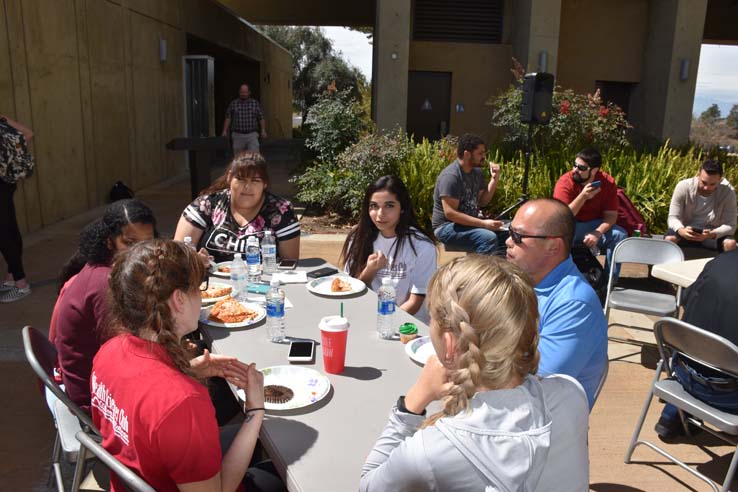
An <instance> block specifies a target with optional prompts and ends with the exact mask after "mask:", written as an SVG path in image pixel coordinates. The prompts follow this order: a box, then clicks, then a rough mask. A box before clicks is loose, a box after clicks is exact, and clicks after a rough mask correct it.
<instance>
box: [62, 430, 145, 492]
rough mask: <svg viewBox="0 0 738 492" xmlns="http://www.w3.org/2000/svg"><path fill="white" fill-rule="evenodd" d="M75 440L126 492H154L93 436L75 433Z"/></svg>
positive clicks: (80, 432)
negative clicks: (115, 477) (111, 473)
mask: <svg viewBox="0 0 738 492" xmlns="http://www.w3.org/2000/svg"><path fill="white" fill-rule="evenodd" d="M77 439H78V440H79V443H80V444H81V445H82V448H83V449H86V450H88V451H89V452H91V453H92V454H93V455H95V457H96V458H97V459H98V460H100V461H101V462H102V463H104V464H105V466H107V467H108V468H109V469H110V471H112V472H113V473H115V475H116V476H117V477H118V478H119V479H120V481H121V482H123V484H124V486H125V487H126V488H127V489H128V490H130V491H131V492H156V491H155V490H154V489H153V487H151V486H150V485H149V484H147V483H146V482H145V481H144V480H143V479H142V478H141V477H139V476H138V475H136V474H135V473H134V472H133V471H132V470H131V469H130V468H128V467H127V466H126V465H124V464H123V463H121V462H120V461H118V460H117V459H116V458H115V457H114V456H113V455H112V454H110V453H108V452H107V451H106V450H105V448H103V447H102V445H101V444H100V443H99V442H98V441H97V439H96V438H95V437H94V436H90V435H89V434H86V433H84V432H82V431H79V432H77Z"/></svg>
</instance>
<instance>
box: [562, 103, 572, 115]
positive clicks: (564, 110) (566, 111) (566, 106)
mask: <svg viewBox="0 0 738 492" xmlns="http://www.w3.org/2000/svg"><path fill="white" fill-rule="evenodd" d="M569 108H571V102H569V101H567V100H564V101H561V106H559V113H561V114H569Z"/></svg>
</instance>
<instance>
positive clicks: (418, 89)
mask: <svg viewBox="0 0 738 492" xmlns="http://www.w3.org/2000/svg"><path fill="white" fill-rule="evenodd" d="M407 85H408V88H407V132H408V133H410V134H412V135H414V136H415V140H416V141H420V140H422V139H423V138H427V139H428V140H430V141H433V140H438V139H439V138H442V137H444V136H445V135H447V134H448V133H449V132H450V131H451V127H450V121H449V120H450V119H451V73H449V72H419V71H410V72H409V74H408V83H407Z"/></svg>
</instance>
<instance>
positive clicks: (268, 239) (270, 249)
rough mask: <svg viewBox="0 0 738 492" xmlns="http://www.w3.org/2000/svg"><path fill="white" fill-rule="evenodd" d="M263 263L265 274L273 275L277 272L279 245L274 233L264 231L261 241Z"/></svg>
mask: <svg viewBox="0 0 738 492" xmlns="http://www.w3.org/2000/svg"><path fill="white" fill-rule="evenodd" d="M261 261H263V262H264V273H267V274H269V275H271V274H272V273H275V272H276V271H277V243H276V242H275V241H274V237H273V236H272V231H264V238H263V239H262V240H261Z"/></svg>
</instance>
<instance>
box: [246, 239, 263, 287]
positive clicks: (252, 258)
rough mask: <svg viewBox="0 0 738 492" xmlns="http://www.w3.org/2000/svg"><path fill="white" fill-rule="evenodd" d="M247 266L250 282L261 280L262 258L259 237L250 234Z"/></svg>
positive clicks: (247, 248)
mask: <svg viewBox="0 0 738 492" xmlns="http://www.w3.org/2000/svg"><path fill="white" fill-rule="evenodd" d="M246 268H247V270H248V272H247V273H248V280H249V283H250V284H255V283H258V282H259V281H260V280H261V258H260V257H259V238H257V237H256V236H249V238H248V239H247V240H246Z"/></svg>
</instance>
